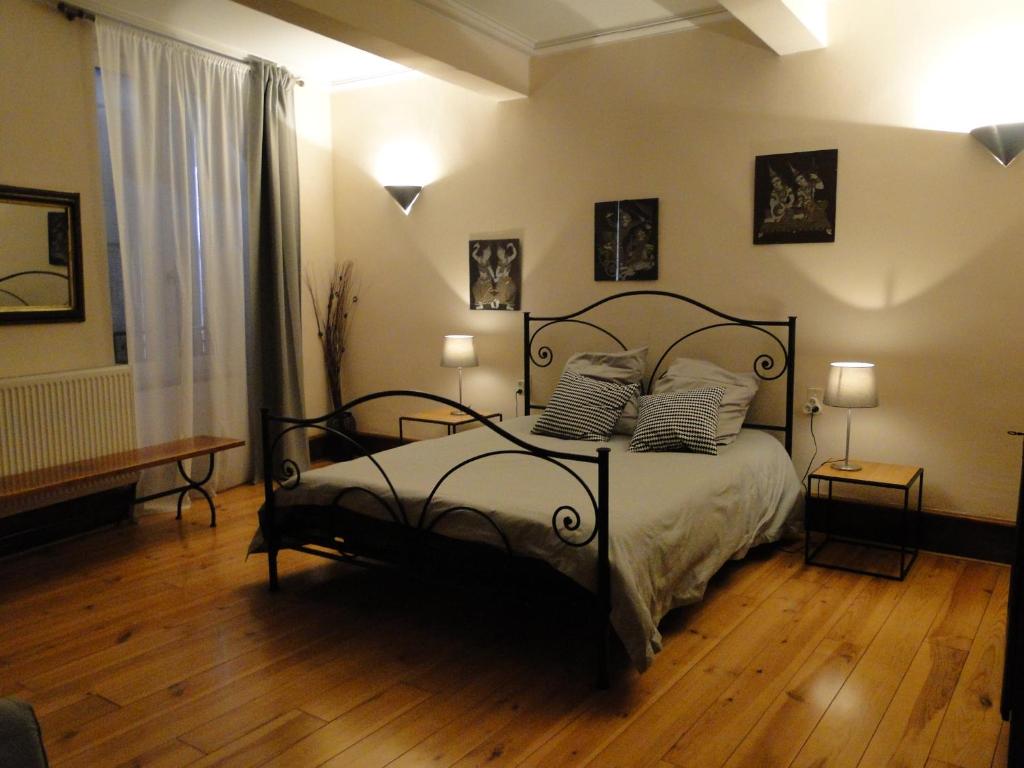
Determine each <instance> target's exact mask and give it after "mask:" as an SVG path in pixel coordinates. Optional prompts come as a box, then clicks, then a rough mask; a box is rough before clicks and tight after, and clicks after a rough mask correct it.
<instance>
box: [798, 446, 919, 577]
mask: <svg viewBox="0 0 1024 768" xmlns="http://www.w3.org/2000/svg"><path fill="white" fill-rule="evenodd" d="M861 464H862V467H863V468H862V469H861V470H860V471H859V472H847V471H844V470H841V469H833V468H832V465H831V464H830V463H826V464H822V465H821V466H820V467H818V468H817V469H816V470H814V471H813V472H811V473H810V474H809V475H808V476H807V499H806V504H805V506H804V562H805V563H808V564H810V565H820V566H823V567H825V568H837V569H839V570H843V571H852V572H853V573H864V574H868V575H870V576H882V577H884V578H887V579H895V580H898V581H903V579H905V578H906V576H907V573H908V572H909V571H910V566H912V565H913V564H914V560H916V559H917V545H918V522H919V521H920V518H921V498H922V496H923V493H924V468H923V467H908V466H903V465H902V464H877V463H872V462H868V461H864V462H861ZM815 481H817V482H818V490H819V493H818V494H817V495H815V494H812V493H811V484H812V483H813V482H815ZM822 483H827V484H828V492H827V494H822V493H821V492H820V491H821V484H822ZM835 483H849V484H850V485H868V486H873V487H875V488H888V489H891V490H894V491H897V492H899V491H902V492H903V507H902V509H901V508H898V507H896V508H892V509H891V512H892V515H891V517H892V519H893V527H894V528H895V531H894V533H895V536H894V537H893V540H894V541H895V542H896V543H895V544H883V543H881V542H875V541H866V540H864V539H861V538H856V539H854V538H850V537H845V536H838V535H836V534H834V533H832V531H831V528H832V525H831V522H832V519H831V518H832V516H831V512H832V508H833V506H834V505H833V503H832V486H833V484H835ZM915 483H917V506H916V508H912V507H911V505H910V494H911V488H912V487H913V486H914V484H915ZM886 511H890V510H886ZM912 513H913V516H914V521H913V526H911V524H910V517H911V514H912ZM812 515H813V516H816V517H817V518H818V519H820V520H823V521H824V527H825V530H824V531H823V532H821V531H819V532H818V533H824V539H822V540H821V541H820V542H819V543H818V544H817V545H816V546H814V547H813V548H812V546H811V530H810V526H809V522H810V520H811V518H812ZM834 541H840V542H847V543H851V544H857V545H860V546H862V547H866V548H869V549H876V550H886V551H889V552H893V553H897V552H898V553H899V558H900V559H899V564H898V565H899V573H898V575H894V574H891V573H885V572H882V571H875V570H867V569H863V568H857V567H854V566H852V565H845V564H837V563H829V562H827V561H823V560H821V559H819V556H820V555H821V553H822V550H823V549H825V548H826V547H827V546H828V544H830V543H831V542H834Z"/></svg>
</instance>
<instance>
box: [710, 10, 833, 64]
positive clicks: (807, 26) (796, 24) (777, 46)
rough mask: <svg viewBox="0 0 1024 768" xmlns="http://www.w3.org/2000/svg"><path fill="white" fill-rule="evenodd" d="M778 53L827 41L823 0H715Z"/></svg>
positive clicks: (801, 49) (782, 53)
mask: <svg viewBox="0 0 1024 768" xmlns="http://www.w3.org/2000/svg"><path fill="white" fill-rule="evenodd" d="M719 2H720V3H721V4H722V7H724V8H725V9H726V10H727V11H728V12H729V13H731V14H732V15H733V16H735V17H736V18H737V19H739V21H741V22H742V23H743V24H745V25H746V26H747V27H748V28H749V29H750V31H751V32H753V33H754V34H755V35H757V36H758V37H759V38H761V40H762V41H763V42H764V43H765V45H767V46H768V47H769V48H771V49H772V50H773V51H775V52H776V53H777V54H779V55H780V56H786V55H787V54H790V53H800V52H801V51H813V50H816V49H818V48H824V47H825V46H826V45H828V9H827V8H826V5H825V4H826V0H719Z"/></svg>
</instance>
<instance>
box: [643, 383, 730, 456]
mask: <svg viewBox="0 0 1024 768" xmlns="http://www.w3.org/2000/svg"><path fill="white" fill-rule="evenodd" d="M724 396H725V388H724V387H700V388H699V389H690V390H686V391H684V392H666V393H664V394H661V395H644V396H642V397H641V398H640V413H639V415H638V416H637V420H636V430H635V431H634V432H633V439H632V440H630V441H629V450H631V451H633V452H635V453H647V452H660V451H685V452H687V453H706V454H709V455H711V456H716V455H718V445H717V440H716V437H717V435H718V406H719V405H720V404H721V402H722V397H724Z"/></svg>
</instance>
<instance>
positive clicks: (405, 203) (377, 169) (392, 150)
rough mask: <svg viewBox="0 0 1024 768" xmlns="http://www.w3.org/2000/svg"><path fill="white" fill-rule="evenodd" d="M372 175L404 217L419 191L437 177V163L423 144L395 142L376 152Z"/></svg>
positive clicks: (410, 141)
mask: <svg viewBox="0 0 1024 768" xmlns="http://www.w3.org/2000/svg"><path fill="white" fill-rule="evenodd" d="M373 175H374V176H375V177H376V179H377V181H379V182H380V183H381V185H382V186H383V187H384V189H386V190H387V191H388V193H389V194H390V195H391V197H393V198H394V199H395V202H396V203H398V205H399V207H400V208H401V209H402V210H403V211H404V212H405V213H406V215H408V214H409V211H410V210H412V206H413V203H415V202H416V200H417V198H419V195H420V192H421V191H422V190H423V188H424V187H425V186H427V185H428V184H429V183H430V182H432V181H434V179H436V178H437V163H436V162H435V160H434V156H433V153H432V152H431V151H430V149H429V148H428V147H426V146H425V145H423V144H421V143H419V142H417V141H413V140H402V141H395V142H392V143H390V144H387V145H385V146H383V147H381V149H380V151H379V152H378V153H377V157H376V161H375V164H374V173H373Z"/></svg>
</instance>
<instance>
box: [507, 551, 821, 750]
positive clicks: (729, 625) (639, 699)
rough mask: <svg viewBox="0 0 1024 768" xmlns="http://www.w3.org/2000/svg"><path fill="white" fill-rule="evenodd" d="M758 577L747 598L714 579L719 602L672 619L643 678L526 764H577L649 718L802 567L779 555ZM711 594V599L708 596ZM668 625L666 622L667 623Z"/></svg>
mask: <svg viewBox="0 0 1024 768" xmlns="http://www.w3.org/2000/svg"><path fill="white" fill-rule="evenodd" d="M752 565H753V566H754V568H753V569H752V570H753V572H755V573H756V574H757V576H758V577H757V578H745V579H744V580H743V582H744V584H745V588H744V589H743V590H742V591H743V592H746V594H735V593H733V592H732V589H731V588H732V587H733V586H734V585H735V582H733V583H729V582H728V581H726V583H725V584H724V585H722V582H717V583H716V582H715V581H714V580H713V581H712V584H713V585H714V586H713V588H712V590H711V594H712V595H713V594H714V590H715V589H718V588H721V589H722V590H723V594H721V595H720V596H719V597H718V599H717V600H708V601H706V602H704V603H700V604H698V605H695V606H689V607H687V608H685V609H682V610H681V611H677V612H675V614H673V615H670V616H669V617H668V621H669V622H670V623H672V624H673V625H675V629H676V631H675V632H671V633H670V635H669V636H668V638H667V642H666V644H665V648H664V649H663V650H662V652H661V654H660V655H659V658H658V661H659V663H657V664H654V665H653V666H652V667H651V669H648V670H647V671H646V672H644V673H643V674H642V675H639V676H637V675H635V674H630V675H628V676H627V677H626V679H625V680H624V681H622V683H621V684H620V685H619V686H617V687H616V689H614V690H612V691H610V692H607V693H602V694H600V695H596V696H592V697H590V699H589V700H588V702H587V704H586V706H585V707H584V708H583V709H582V710H581V711H580V712H578V713H576V717H574V718H572V719H571V720H570V721H569V722H567V723H566V724H565V726H564V727H563V728H561V729H558V730H557V731H556V732H555V734H554V735H553V736H552V737H551V738H549V739H547V740H545V741H544V742H543V743H542V744H541V745H540V746H537V747H535V748H534V749H532V750H531V751H529V752H525V753H524V756H523V757H522V759H521V760H520V762H518V763H515V764H517V765H518V764H522V765H524V766H533V767H535V768H542V767H543V766H548V765H579V764H582V763H584V762H586V761H587V760H589V759H591V758H592V757H593V756H594V755H596V754H597V753H598V752H600V750H601V749H602V748H603V746H604V745H605V744H607V743H608V742H609V741H611V739H613V738H614V737H615V736H616V735H617V734H619V733H621V732H622V730H623V729H624V728H626V727H627V726H629V725H630V723H632V722H633V721H634V720H636V719H638V718H642V717H645V716H646V712H647V710H648V709H650V708H651V707H652V706H653V704H654V703H655V702H656V701H657V700H658V698H659V697H660V696H661V695H662V694H663V693H664V692H665V691H666V690H668V689H669V688H671V687H672V686H673V685H675V684H676V683H677V682H678V680H679V679H680V678H681V677H683V676H684V675H685V674H686V673H687V672H689V671H690V670H691V669H692V668H693V666H694V665H696V664H698V663H699V662H700V660H701V659H702V658H703V657H704V656H705V655H706V654H707V653H709V652H710V651H711V650H712V649H713V648H714V647H715V646H716V645H717V644H718V643H719V642H720V640H721V639H722V638H723V637H725V636H727V635H728V634H730V633H731V632H732V631H733V629H734V628H735V627H736V626H737V625H738V624H740V623H741V622H742V621H744V620H745V619H747V618H748V617H749V616H750V614H751V613H753V612H754V611H755V610H756V609H757V607H758V606H759V605H760V604H761V603H762V602H763V601H764V600H766V599H767V598H768V597H769V596H770V595H772V594H774V592H775V591H776V590H778V589H780V588H781V587H782V586H783V585H784V584H786V583H787V582H788V581H789V580H790V578H791V577H792V576H793V574H794V573H797V572H799V570H800V569H801V567H802V558H799V557H798V556H797V555H796V554H794V553H787V552H781V553H779V557H778V560H777V561H776V562H771V561H770V562H768V563H761V562H755V563H752ZM710 596H711V595H709V597H710ZM663 623H664V622H663Z"/></svg>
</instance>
